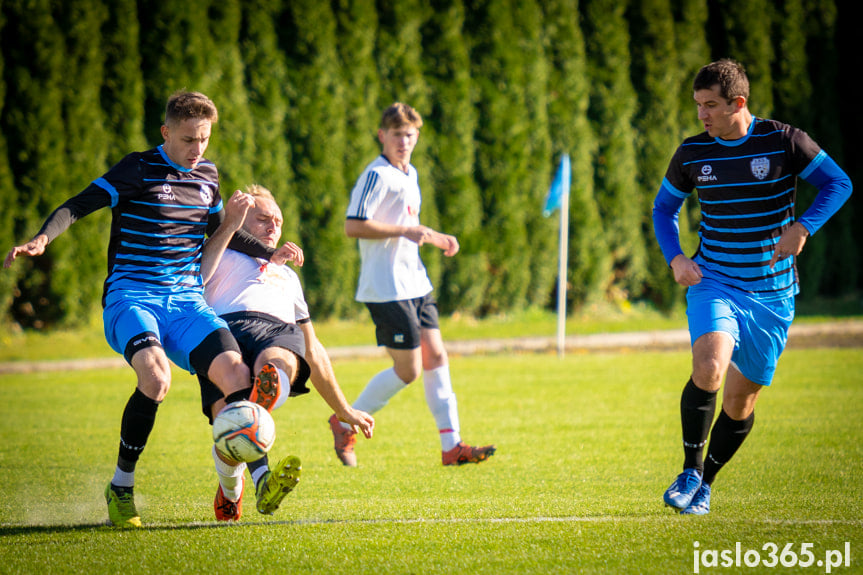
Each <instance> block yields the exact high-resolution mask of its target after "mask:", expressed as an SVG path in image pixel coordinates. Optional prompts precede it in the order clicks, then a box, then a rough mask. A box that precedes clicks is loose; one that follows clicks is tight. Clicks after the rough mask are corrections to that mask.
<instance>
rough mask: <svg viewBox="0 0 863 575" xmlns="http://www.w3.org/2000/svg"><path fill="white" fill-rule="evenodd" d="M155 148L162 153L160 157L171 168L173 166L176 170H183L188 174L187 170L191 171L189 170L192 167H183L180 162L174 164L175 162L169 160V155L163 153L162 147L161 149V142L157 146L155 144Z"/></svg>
mask: <svg viewBox="0 0 863 575" xmlns="http://www.w3.org/2000/svg"><path fill="white" fill-rule="evenodd" d="M156 149H157V150H159V153H160V154H161V155H162V158H163V159H164V160H165V161H166V162H168V164H169V165H170V166H171V167H172V168H174V169H175V170H178V171H180V172H185V173H187V174H188V173H189V172H191V171H192V168H184V167H183V166H181V165H180V164H175V163H174V162H173V161H172V160H171V158H169V157H168V154H166V153H165V150H163V149H162V146H161V144H160V145H159V146H157V147H156Z"/></svg>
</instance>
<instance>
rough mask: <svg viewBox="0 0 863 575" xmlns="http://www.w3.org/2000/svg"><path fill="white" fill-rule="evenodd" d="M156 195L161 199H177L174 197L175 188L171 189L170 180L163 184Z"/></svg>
mask: <svg viewBox="0 0 863 575" xmlns="http://www.w3.org/2000/svg"><path fill="white" fill-rule="evenodd" d="M156 197H158V198H159V199H160V200H171V201H174V200H176V199H177V198H175V197H174V190H172V189H171V184H169V183H168V182H165V183H164V184H162V191H161V192H160V193H158V194H156Z"/></svg>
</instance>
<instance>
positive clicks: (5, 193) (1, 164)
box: [0, 2, 21, 325]
mask: <svg viewBox="0 0 863 575" xmlns="http://www.w3.org/2000/svg"><path fill="white" fill-rule="evenodd" d="M5 25H6V18H5V17H4V15H3V3H2V2H0V38H3V37H4V33H5V31H4V27H5ZM4 53H5V49H4V47H3V45H2V43H0V245H3V246H13V245H17V243H18V241H19V240H20V239H21V238H17V237H15V212H16V204H17V203H18V197H17V195H18V192H17V190H16V189H15V185H14V183H13V174H12V168H11V167H10V166H9V149H8V147H7V146H6V136H5V133H6V127H5V125H4V123H3V121H2V120H3V117H4V116H3V106H4V104H5V102H6V81H5V75H4V74H5V70H4V68H5V62H4V56H3V55H4ZM18 269H20V266H16V267H14V268H12V269H10V270H5V272H6V273H0V325H2V324H4V323H5V322H6V320H7V319H8V318H7V314H8V311H9V306H10V305H11V303H12V290H13V286H14V285H15V280H16V279H17V278H16V276H17V275H18V274H17V273H16V272H17V270H18Z"/></svg>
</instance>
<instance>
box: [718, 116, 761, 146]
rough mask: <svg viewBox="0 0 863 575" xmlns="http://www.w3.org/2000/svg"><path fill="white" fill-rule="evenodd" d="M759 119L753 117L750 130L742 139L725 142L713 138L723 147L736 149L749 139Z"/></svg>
mask: <svg viewBox="0 0 863 575" xmlns="http://www.w3.org/2000/svg"><path fill="white" fill-rule="evenodd" d="M758 121H759V120H758V118H756V117H755V116H752V121H751V122H750V123H749V130H747V131H746V135H745V136H743V137H742V138H737V139H736V140H723V139H722V138H713V139H714V141H715V142H716V143H717V144H720V145H722V146H728V147H729V148H734V147H736V146H740V145H742V144H743V143H744V142H746V140H748V139H749V136H751V135H752V132H754V131H755V123H756V122H758Z"/></svg>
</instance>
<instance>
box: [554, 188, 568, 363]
mask: <svg viewBox="0 0 863 575" xmlns="http://www.w3.org/2000/svg"><path fill="white" fill-rule="evenodd" d="M558 243H559V244H560V247H559V250H558V252H559V253H558V266H557V355H558V357H560V358H563V356H564V353H565V351H566V264H567V259H568V257H569V193H568V192H567V193H564V194H561V198H560V241H559V242H558Z"/></svg>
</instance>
